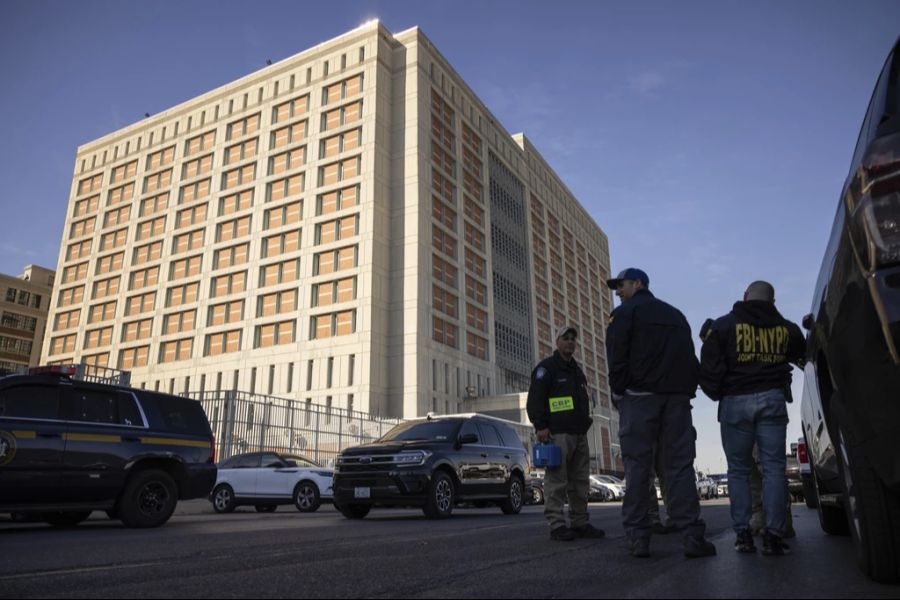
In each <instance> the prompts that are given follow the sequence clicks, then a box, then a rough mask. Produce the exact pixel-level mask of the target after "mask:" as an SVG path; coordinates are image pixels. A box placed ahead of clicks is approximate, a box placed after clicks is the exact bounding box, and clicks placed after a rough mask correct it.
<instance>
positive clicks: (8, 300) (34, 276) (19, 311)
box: [0, 265, 54, 371]
mask: <svg viewBox="0 0 900 600" xmlns="http://www.w3.org/2000/svg"><path fill="white" fill-rule="evenodd" d="M53 278H54V272H53V271H51V270H50V269H45V268H43V267H38V266H36V265H28V266H27V267H25V271H24V272H23V273H22V274H21V275H19V276H13V275H3V274H0V371H15V370H17V369H20V368H22V367H27V366H34V365H37V364H38V362H39V360H40V358H41V346H42V344H43V342H44V331H45V330H46V327H47V313H48V312H49V310H50V298H51V296H52V293H53Z"/></svg>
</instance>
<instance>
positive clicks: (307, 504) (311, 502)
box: [294, 481, 322, 513]
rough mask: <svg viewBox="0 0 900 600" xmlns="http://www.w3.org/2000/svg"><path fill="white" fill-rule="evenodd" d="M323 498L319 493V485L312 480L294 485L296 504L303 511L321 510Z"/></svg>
mask: <svg viewBox="0 0 900 600" xmlns="http://www.w3.org/2000/svg"><path fill="white" fill-rule="evenodd" d="M321 505H322V498H321V496H320V495H319V486H317V485H316V484H315V483H313V482H312V481H301V482H300V483H298V484H297V485H296V486H295V487H294V506H296V507H297V510H299V511H300V512H303V513H311V512H316V511H317V510H319V507H320V506H321Z"/></svg>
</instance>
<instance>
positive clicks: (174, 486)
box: [0, 367, 216, 527]
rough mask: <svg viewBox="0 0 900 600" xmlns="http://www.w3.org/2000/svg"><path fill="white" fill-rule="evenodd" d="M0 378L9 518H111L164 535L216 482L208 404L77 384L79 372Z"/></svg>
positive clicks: (0, 458)
mask: <svg viewBox="0 0 900 600" xmlns="http://www.w3.org/2000/svg"><path fill="white" fill-rule="evenodd" d="M32 372H33V373H40V374H34V375H12V376H8V377H3V378H2V379H0V513H14V514H16V515H17V516H19V517H23V518H29V519H37V520H41V521H46V522H47V523H50V524H52V525H57V526H73V525H76V524H78V523H80V522H81V521H83V520H85V519H87V518H88V516H90V514H91V512H92V511H95V510H103V511H106V512H107V514H108V515H109V516H110V517H113V518H116V519H121V520H122V522H123V523H125V525H127V526H128V527H157V526H160V525H162V524H163V523H165V522H166V521H168V520H169V517H170V516H171V515H172V512H173V511H174V510H175V505H176V504H177V502H178V500H188V499H191V498H204V497H206V496H207V495H208V494H209V490H210V489H212V486H213V483H215V480H216V465H215V440H214V439H213V435H212V430H211V429H210V427H209V421H207V419H206V414H205V413H204V412H203V408H202V407H201V406H200V403H199V402H197V401H195V400H189V399H187V398H180V397H178V396H171V395H168V394H160V393H157V392H150V391H147V390H139V389H133V388H129V387H123V386H118V385H108V384H102V383H89V382H86V381H81V380H76V379H73V378H72V375H74V374H75V369H74V367H59V368H43V367H42V368H40V369H35V370H33V371H32Z"/></svg>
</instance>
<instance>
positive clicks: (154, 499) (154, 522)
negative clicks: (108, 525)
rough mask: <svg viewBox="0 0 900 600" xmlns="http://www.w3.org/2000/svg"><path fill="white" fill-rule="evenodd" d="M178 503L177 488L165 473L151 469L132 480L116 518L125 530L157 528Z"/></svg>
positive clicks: (121, 499) (133, 476)
mask: <svg viewBox="0 0 900 600" xmlns="http://www.w3.org/2000/svg"><path fill="white" fill-rule="evenodd" d="M177 502H178V487H177V486H176V485H175V481H174V480H173V479H172V477H170V476H169V474H168V473H166V472H165V471H159V470H157V469H150V470H147V471H139V472H137V473H135V474H134V475H132V476H131V479H129V480H128V483H127V484H126V485H125V491H124V492H122V497H121V498H120V500H119V517H120V518H121V519H122V522H123V523H125V525H126V526H128V527H139V528H145V527H159V526H160V525H162V524H163V523H165V522H166V521H168V520H169V517H171V516H172V513H173V512H174V511H175V504H176V503H177Z"/></svg>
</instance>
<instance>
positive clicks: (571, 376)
mask: <svg viewBox="0 0 900 600" xmlns="http://www.w3.org/2000/svg"><path fill="white" fill-rule="evenodd" d="M577 336H578V331H577V330H576V329H575V328H574V327H571V326H565V327H563V328H562V329H560V330H559V333H557V336H556V347H557V350H556V352H554V353H553V356H551V357H549V358H547V359H544V360H543V361H541V363H540V364H539V365H538V366H537V367H536V368H535V369H534V372H532V374H531V387H530V388H529V390H528V407H527V408H528V418H529V419H530V420H531V422H532V424H534V428H535V430H536V434H535V435H536V436H537V439H538V441H541V442H546V441H550V439H551V438H552V440H553V442H554V443H555V444H556V445H557V446H559V449H560V454H561V455H562V460H561V462H560V465H559V466H558V467H553V468H550V467H548V468H547V469H546V471H545V474H544V515H545V516H546V517H547V521H549V523H550V539H553V540H559V541H571V540H574V539H576V538H579V537H581V538H601V537H603V536H604V535H605V532H604V531H603V530H602V529H597V528H596V527H594V526H593V525H591V524H590V523H588V511H587V504H588V494H589V493H590V490H591V487H590V486H591V484H590V475H591V472H590V469H591V454H590V448H589V447H588V440H587V431H588V429H589V428H590V426H591V424H592V423H593V418H592V417H591V399H590V396H589V395H588V390H587V377H585V375H584V372H583V371H582V370H581V367H580V366H578V363H577V362H576V361H575V358H574V354H575V340H576V338H577ZM567 497H568V501H569V518H570V520H571V521H572V526H571V527H568V526H567V525H566V516H565V513H564V507H565V503H566V498H567Z"/></svg>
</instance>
